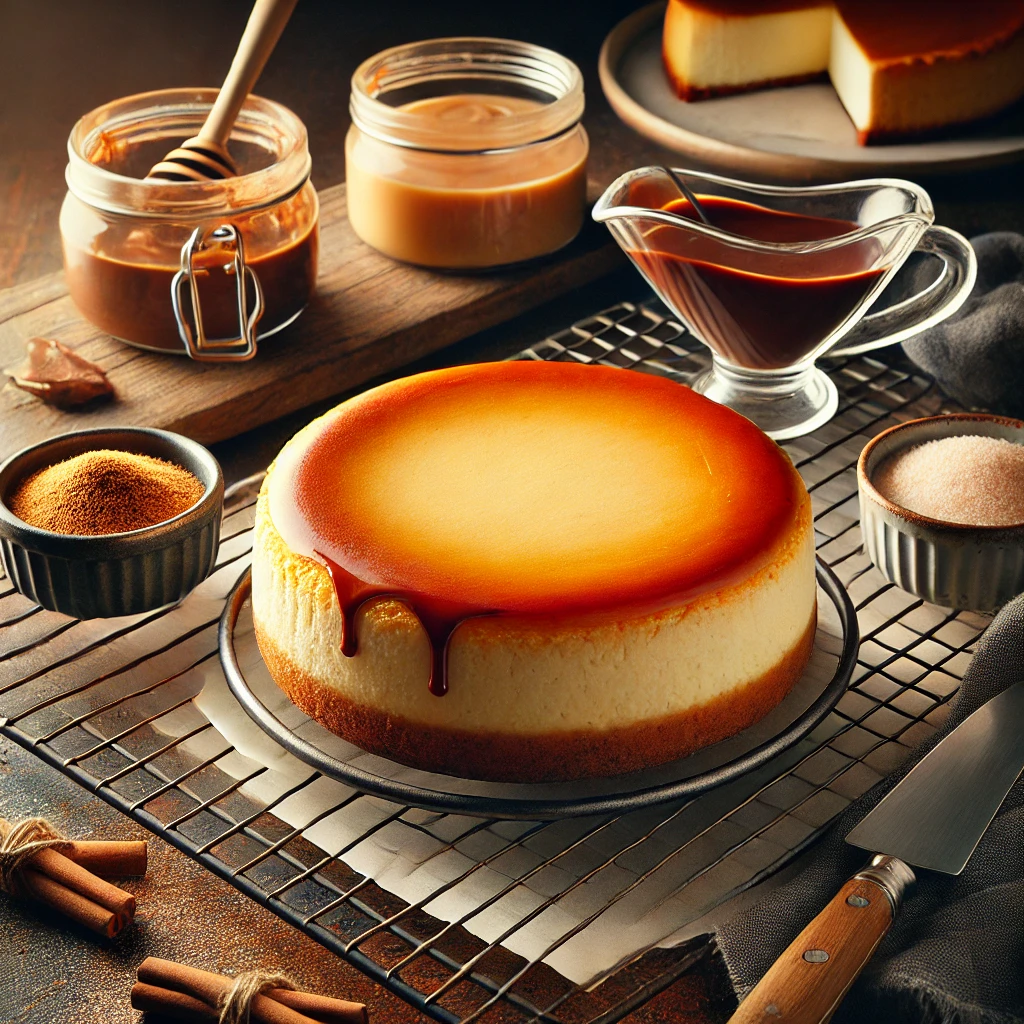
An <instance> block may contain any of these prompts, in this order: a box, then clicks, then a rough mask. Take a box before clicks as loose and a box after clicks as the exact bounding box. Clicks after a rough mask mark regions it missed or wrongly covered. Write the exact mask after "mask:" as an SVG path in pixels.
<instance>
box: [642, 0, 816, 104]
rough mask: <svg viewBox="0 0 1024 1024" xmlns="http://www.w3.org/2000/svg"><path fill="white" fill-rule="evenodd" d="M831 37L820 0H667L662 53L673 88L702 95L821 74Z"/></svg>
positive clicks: (686, 96) (687, 96)
mask: <svg viewBox="0 0 1024 1024" xmlns="http://www.w3.org/2000/svg"><path fill="white" fill-rule="evenodd" d="M831 39H832V4H831V3H821V2H820V0H816V2H805V3H801V2H800V0H795V2H794V0H789V2H788V3H787V2H786V0H778V2H772V0H764V2H758V0H719V2H716V0H709V2H706V3H705V2H702V0H701V2H692V0H669V5H668V9H667V10H666V12H665V30H664V35H663V37H662V53H663V56H664V61H665V70H666V71H667V72H668V77H669V79H670V80H671V82H672V85H673V87H674V88H675V91H676V94H677V95H678V96H679V97H680V98H681V99H684V100H699V99H707V98H709V97H711V96H724V95H727V94H728V93H732V92H746V91H748V90H751V89H760V88H764V87H767V86H773V85H795V84H797V83H799V82H808V81H811V80H813V79H815V78H818V77H822V76H824V74H825V71H826V70H827V69H828V56H829V48H830V45H831Z"/></svg>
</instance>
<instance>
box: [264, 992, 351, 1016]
mask: <svg viewBox="0 0 1024 1024" xmlns="http://www.w3.org/2000/svg"><path fill="white" fill-rule="evenodd" d="M266 994H267V995H268V996H269V997H270V998H271V999H274V1000H276V1001H277V1002H279V1003H284V1005H285V1006H289V1007H291V1008H292V1009H293V1010H298V1012H299V1013H304V1014H305V1015H306V1016H307V1017H312V1018H313V1020H318V1021H320V1024H369V1019H370V1018H369V1015H368V1014H367V1012H366V1007H365V1006H364V1005H363V1004H362V1003H351V1002H349V1001H348V1000H347V999H332V998H331V997H330V996H321V995H317V994H316V993H315V992H298V991H296V990H294V989H288V988H271V989H267V992H266Z"/></svg>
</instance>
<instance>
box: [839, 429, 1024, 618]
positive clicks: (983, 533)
mask: <svg viewBox="0 0 1024 1024" xmlns="http://www.w3.org/2000/svg"><path fill="white" fill-rule="evenodd" d="M857 479H858V488H859V492H860V514H861V530H862V532H863V535H864V546H865V548H866V550H867V552H868V554H869V555H870V557H871V560H872V562H874V564H875V565H876V566H877V567H878V569H879V570H880V571H881V572H882V573H883V575H885V576H886V577H887V578H888V579H889V580H891V581H892V582H893V583H895V584H896V585H897V586H898V587H901V588H902V589H903V590H906V591H908V592H909V593H912V594H915V595H917V596H918V597H922V598H924V599H925V600H927V601H931V602H932V603H933V604H938V605H943V606H945V607H947V608H958V609H968V610H970V611H976V612H991V611H995V610H996V609H997V608H999V607H1000V606H1001V605H1003V604H1005V603H1006V602H1007V601H1009V600H1010V599H1011V598H1012V597H1015V596H1016V595H1017V594H1019V593H1021V592H1024V422H1021V421H1020V420H1015V419H1010V418H1008V417H1005V416H992V415H988V414H985V413H951V414H948V415H944V416H932V417H928V418H927V419H920V420H911V421H910V422H908V423H901V424H899V425H898V426H895V427H892V428H890V429H889V430H885V431H883V432H882V433H881V434H879V435H878V436H877V437H875V438H873V439H872V440H871V441H869V442H868V444H867V445H866V446H865V447H864V450H863V451H862V452H861V455H860V460H859V462H858V465H857Z"/></svg>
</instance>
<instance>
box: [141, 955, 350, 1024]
mask: <svg viewBox="0 0 1024 1024" xmlns="http://www.w3.org/2000/svg"><path fill="white" fill-rule="evenodd" d="M138 978H139V981H140V982H141V983H143V984H144V985H146V986H147V990H149V989H159V990H163V991H165V992H170V993H173V994H175V995H179V994H185V995H188V996H193V997H196V998H198V999H200V1000H201V1001H202V1002H203V1003H205V1004H206V1005H207V1006H209V1007H217V1006H219V1004H220V1002H221V1000H222V999H223V998H224V997H225V995H226V994H227V992H228V991H230V989H231V986H232V985H233V984H234V979H233V978H229V977H226V976H225V975H223V974H214V973H212V972H210V971H203V970H200V969H199V968H197V967H189V966H187V965H186V964H179V963H175V962H174V961H173V960H161V959H160V958H159V957H154V956H151V957H147V958H146V959H145V960H143V961H142V963H141V964H139V970H138ZM151 994H152V993H150V995H151ZM286 1000H287V1002H286ZM171 1002H172V1000H168V1002H167V1003H165V1004H164V1008H162V1009H161V1008H158V1007H153V1009H160V1012H165V1013H171V1012H173V1010H172V1007H171ZM133 1005H134V1004H133ZM137 1009H141V1007H137ZM250 1013H251V1017H252V1021H253V1024H310V1022H311V1021H317V1022H319V1024H366V1020H367V1016H366V1007H365V1006H363V1004H362V1003H350V1002H347V1001H346V1000H344V999H332V998H330V997H329V996H321V995H316V994H314V993H311V992H294V991H291V990H289V989H271V990H270V991H269V992H267V994H266V995H258V996H256V997H255V998H254V999H253V1001H252V1008H251V1011H250Z"/></svg>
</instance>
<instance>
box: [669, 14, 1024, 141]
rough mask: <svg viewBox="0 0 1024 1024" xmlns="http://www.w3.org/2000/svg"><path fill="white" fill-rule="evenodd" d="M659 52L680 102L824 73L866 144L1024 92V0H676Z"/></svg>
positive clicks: (970, 114) (985, 110)
mask: <svg viewBox="0 0 1024 1024" xmlns="http://www.w3.org/2000/svg"><path fill="white" fill-rule="evenodd" d="M663 53H664V62H665V68H666V71H667V73H668V76H669V79H670V80H671V82H672V84H673V87H674V88H675V91H676V93H677V94H678V95H679V96H680V98H682V99H684V100H696V99H702V98H707V97H710V96H720V95H725V94H728V93H733V92H741V91H746V90H751V89H760V88H764V87H766V86H772V85H791V84H794V83H797V82H803V81H808V80H810V79H812V78H814V77H815V76H817V75H821V74H823V73H824V72H826V71H827V72H828V75H829V77H830V78H831V80H832V84H833V86H834V87H835V89H836V92H837V93H838V95H839V99H840V100H841V102H842V104H843V106H844V107H845V108H846V111H847V113H848V114H849V116H850V119H851V120H852V121H853V123H854V126H855V127H856V129H857V138H858V141H859V142H860V143H861V144H862V145H864V144H869V143H872V142H881V141H892V140H894V139H899V138H905V137H913V136H916V135H920V134H922V133H927V132H932V131H935V130H938V129H942V128H947V127H950V126H953V125H960V124H966V123H968V122H971V121H976V120H979V119H981V118H985V117H989V116H991V115H993V114H996V113H998V112H999V111H1001V110H1003V109H1005V108H1006V107H1008V106H1010V105H1011V104H1012V103H1014V102H1016V101H1017V100H1019V99H1020V98H1021V97H1022V96H1024V0H984V2H979V3H975V4H967V3H963V2H961V0H957V2H953V0H836V2H834V3H824V4H823V3H820V2H804V3H801V2H799V0H795V2H794V0H790V2H785V0H777V2H773V0H765V2H757V0H669V4H668V9H667V11H666V14H665V28H664V35H663Z"/></svg>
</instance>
